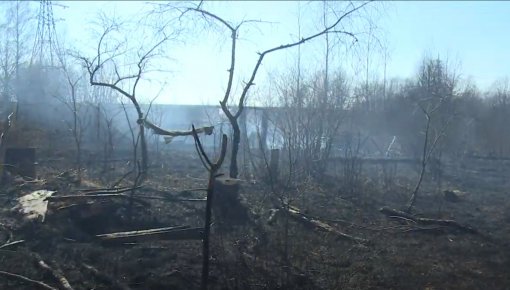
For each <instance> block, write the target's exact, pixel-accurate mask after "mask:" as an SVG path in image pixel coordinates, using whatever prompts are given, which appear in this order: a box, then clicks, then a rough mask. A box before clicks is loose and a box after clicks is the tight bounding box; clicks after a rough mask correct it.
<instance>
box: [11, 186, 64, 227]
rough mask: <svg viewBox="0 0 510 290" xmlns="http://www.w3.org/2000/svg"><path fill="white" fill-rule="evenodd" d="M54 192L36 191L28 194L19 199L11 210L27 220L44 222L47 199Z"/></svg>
mask: <svg viewBox="0 0 510 290" xmlns="http://www.w3.org/2000/svg"><path fill="white" fill-rule="evenodd" d="M53 193H55V191H50V190H36V191H33V192H32V193H30V194H27V195H24V196H22V197H19V198H18V199H17V200H18V204H17V205H16V206H15V207H13V208H12V210H13V211H16V212H19V213H20V214H22V215H23V216H24V217H25V218H26V219H28V220H38V219H41V222H44V218H45V216H46V211H47V210H48V201H47V200H46V199H47V198H48V197H50V196H52V195H53Z"/></svg>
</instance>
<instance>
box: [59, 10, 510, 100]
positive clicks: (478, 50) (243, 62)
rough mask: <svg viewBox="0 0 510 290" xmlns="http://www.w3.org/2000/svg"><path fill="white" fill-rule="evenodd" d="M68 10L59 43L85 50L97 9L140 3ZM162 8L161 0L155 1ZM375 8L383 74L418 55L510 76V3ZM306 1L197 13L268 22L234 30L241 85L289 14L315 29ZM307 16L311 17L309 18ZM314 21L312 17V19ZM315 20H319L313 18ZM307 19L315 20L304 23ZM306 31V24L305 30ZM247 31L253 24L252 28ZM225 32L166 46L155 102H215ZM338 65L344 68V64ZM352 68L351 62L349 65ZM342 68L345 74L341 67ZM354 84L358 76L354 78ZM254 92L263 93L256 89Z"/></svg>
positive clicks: (472, 73)
mask: <svg viewBox="0 0 510 290" xmlns="http://www.w3.org/2000/svg"><path fill="white" fill-rule="evenodd" d="M61 3H62V4H65V5H66V6H68V8H66V9H63V8H59V7H55V8H54V13H55V17H56V18H64V19H65V21H61V22H58V23H57V25H58V26H59V31H62V30H64V31H65V32H66V35H67V38H68V39H69V40H68V41H67V42H68V43H72V44H73V46H75V47H78V48H79V47H81V46H88V47H89V48H90V47H93V46H94V45H95V44H96V43H97V39H91V38H90V36H89V35H91V34H90V33H89V31H90V20H91V19H93V18H94V17H95V16H96V15H97V13H98V12H99V11H103V12H105V13H107V14H108V13H113V12H114V13H116V14H117V15H133V14H137V13H139V11H140V10H141V9H142V8H143V7H144V5H143V3H144V2H136V1H129V2H123V1H110V2H100V1H64V2H61ZM161 3H163V2H161ZM372 4H374V5H378V6H377V11H376V12H377V13H375V14H373V15H374V19H373V21H374V22H375V24H376V25H377V27H378V30H377V31H376V33H378V35H380V36H379V38H381V39H382V40H383V42H384V43H385V45H386V46H387V47H388V53H389V58H388V60H387V76H388V78H392V77H401V78H405V77H411V76H413V75H415V74H416V71H417V69H418V66H419V64H420V61H421V59H422V58H423V57H424V56H425V55H430V56H433V57H435V56H437V55H439V56H441V57H442V58H446V57H447V58H448V59H449V60H450V61H451V63H453V64H457V69H458V71H459V72H460V73H461V75H462V76H463V77H466V78H467V77H471V78H472V79H473V80H474V81H475V83H476V84H477V85H478V86H479V87H480V88H481V89H486V88H488V87H489V86H490V85H491V84H492V83H493V82H494V81H496V80H497V79H500V78H502V77H506V76H509V75H510V56H509V54H508V52H507V51H509V49H510V36H509V30H510V2H507V1H494V2H490V1H466V2H462V1H452V2H445V1H437V2H434V1H406V2H404V1H402V2H392V1H388V2H384V3H371V4H370V5H372ZM310 5H312V4H310V3H308V2H293V1H283V2H276V1H260V2H258V1H251V2H220V1H218V2H216V1H215V2H206V3H205V6H204V7H205V8H206V9H210V10H211V11H213V12H215V13H217V14H218V15H221V16H223V17H224V18H225V19H228V20H231V21H232V22H233V23H236V22H238V21H240V20H242V19H260V20H264V21H269V22H272V23H271V24H266V23H258V24H256V25H254V26H249V27H248V28H249V29H248V30H247V31H246V30H245V31H241V34H240V41H239V42H240V44H239V52H238V59H239V60H238V67H239V71H238V72H239V73H240V79H238V80H237V83H239V81H240V80H247V79H248V78H249V73H250V72H251V69H252V67H253V65H254V63H255V61H256V60H257V57H258V56H257V54H256V52H257V51H261V50H265V49H268V48H271V47H274V46H277V45H279V44H283V43H286V42H289V41H291V40H296V39H297V38H296V35H297V33H298V28H297V27H298V26H297V23H298V22H297V15H298V11H301V17H302V20H301V22H302V25H303V26H304V28H303V30H304V31H302V32H303V33H302V34H303V35H304V34H307V32H312V31H316V29H317V28H318V27H320V23H319V24H317V23H316V20H314V19H318V18H316V15H317V14H314V13H315V12H316V11H315V12H314V11H313V9H311V8H310V7H311V6H310ZM313 15H315V16H313ZM314 17H315V18H314ZM319 19H320V18H319ZM311 21H315V22H314V23H312V22H311ZM305 26H306V27H305ZM255 27H258V29H256V28H255ZM228 37H229V35H228V34H225V35H220V34H219V33H218V32H211V33H208V34H207V35H204V34H201V36H200V38H197V39H190V40H188V41H186V43H185V44H182V43H181V44H177V43H175V44H171V45H170V46H169V47H170V48H169V49H168V54H169V55H168V57H170V58H171V59H172V61H171V62H170V63H169V64H168V70H170V71H171V72H168V73H161V74H159V75H158V76H157V77H158V78H159V79H165V80H166V85H165V88H164V90H163V91H162V93H161V95H160V97H159V99H158V102H161V103H177V104H217V102H218V100H220V99H221V98H222V96H223V92H224V88H225V86H226V80H227V73H226V70H227V68H228V66H229V55H228V52H229V51H228V49H229V42H228ZM322 43H323V42H321V41H317V42H314V43H310V44H305V46H304V47H303V50H302V52H303V55H304V56H305V58H306V60H305V63H307V64H309V67H310V70H314V69H315V68H314V67H313V66H314V65H315V66H317V63H320V60H321V58H320V55H321V54H320V53H318V51H321V45H322ZM295 56H296V50H293V51H288V52H278V53H275V54H273V55H270V57H268V58H267V59H266V60H265V62H264V66H263V68H262V69H261V70H260V72H259V75H258V78H257V79H258V82H257V81H256V83H261V82H264V81H266V80H267V78H268V74H269V73H274V72H284V71H285V69H286V68H288V67H289V66H292V65H294V64H295ZM373 58H374V60H373V61H372V63H374V64H377V63H378V64H379V65H376V68H378V70H379V74H380V72H381V70H382V65H381V64H382V62H381V59H382V54H378V55H374V56H373ZM344 65H345V64H344ZM356 65H359V64H352V63H351V68H352V67H353V66H354V67H355V66H356ZM347 70H348V69H347ZM354 77H355V78H357V79H359V78H362V77H364V76H362V75H358V76H356V75H354ZM156 86H157V85H152V87H151V86H149V85H146V86H144V87H143V89H144V91H145V92H147V98H148V99H151V98H152V97H153V96H154V95H155V94H156V93H157V92H158V91H159V90H160V86H158V87H156ZM259 89H263V88H262V86H259Z"/></svg>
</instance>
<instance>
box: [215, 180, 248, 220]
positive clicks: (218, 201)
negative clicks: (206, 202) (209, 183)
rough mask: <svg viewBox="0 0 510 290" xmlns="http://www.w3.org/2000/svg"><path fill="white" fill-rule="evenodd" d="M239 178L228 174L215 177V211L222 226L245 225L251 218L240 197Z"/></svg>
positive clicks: (216, 217)
mask: <svg viewBox="0 0 510 290" xmlns="http://www.w3.org/2000/svg"><path fill="white" fill-rule="evenodd" d="M240 188H241V186H240V184H239V180H237V179H233V178H230V177H226V176H221V177H218V178H216V179H215V183H214V198H213V213H214V217H215V223H217V224H219V225H221V226H228V225H243V224H246V223H247V222H248V220H249V216H248V210H247V208H246V207H245V206H244V205H243V204H242V203H241V201H240V199H239V190H240Z"/></svg>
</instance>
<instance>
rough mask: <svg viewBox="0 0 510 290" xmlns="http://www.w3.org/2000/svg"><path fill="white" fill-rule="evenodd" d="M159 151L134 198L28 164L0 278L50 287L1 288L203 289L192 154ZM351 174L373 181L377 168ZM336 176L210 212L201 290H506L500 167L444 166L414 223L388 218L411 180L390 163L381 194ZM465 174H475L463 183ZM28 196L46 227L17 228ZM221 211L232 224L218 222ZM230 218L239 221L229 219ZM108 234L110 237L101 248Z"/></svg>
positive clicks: (197, 181) (21, 285)
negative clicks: (41, 200) (42, 211)
mask: <svg viewBox="0 0 510 290" xmlns="http://www.w3.org/2000/svg"><path fill="white" fill-rule="evenodd" d="M168 151H169V152H168V154H167V153H166V152H165V153H162V154H164V155H163V156H164V158H161V159H160V160H164V161H163V162H162V163H163V164H159V165H158V166H157V167H154V168H151V169H152V170H151V172H152V173H151V174H150V177H149V178H148V179H147V180H146V181H145V182H144V184H143V185H142V186H141V187H140V188H137V189H136V191H135V193H134V196H133V200H132V199H131V198H130V197H131V196H130V194H131V192H130V191H126V192H119V190H118V189H122V188H128V189H130V188H131V187H130V186H131V185H129V183H128V182H127V181H126V180H124V181H123V182H121V183H120V184H118V185H117V186H116V187H112V186H111V184H105V183H103V182H102V181H101V179H100V176H99V175H98V174H97V173H95V172H94V170H93V169H91V170H87V171H85V172H84V173H83V174H84V175H83V178H82V180H81V182H80V183H78V182H77V175H76V171H72V170H62V168H55V167H54V166H49V165H48V164H44V162H41V164H39V165H38V167H37V172H38V178H36V179H33V180H32V179H29V178H22V177H20V176H10V179H9V180H6V181H5V182H4V184H3V186H2V195H1V200H2V203H3V207H2V212H1V215H0V220H1V226H2V228H1V235H2V241H3V243H4V244H3V245H2V246H1V249H0V254H1V255H0V256H1V260H2V263H1V265H2V267H1V269H0V271H2V272H8V273H12V274H17V275H22V276H24V277H27V278H30V279H32V280H34V281H38V282H37V283H45V284H46V285H47V286H41V285H39V284H36V282H27V281H24V280H22V279H19V278H16V277H12V276H8V275H3V278H2V279H1V280H0V281H1V282H0V283H1V288H2V289H35V287H39V288H41V289H44V288H46V289H51V288H50V287H53V289H71V288H66V287H65V285H68V286H69V287H72V289H194V288H199V287H200V279H201V267H202V252H201V251H202V236H201V235H202V234H203V230H202V228H203V225H204V214H205V201H204V199H205V197H206V195H205V191H204V190H203V189H204V188H205V187H207V172H206V171H205V170H204V169H203V167H202V164H201V162H200V161H199V159H198V157H197V154H196V152H195V151H194V150H192V148H185V147H182V146H180V147H171V150H168ZM359 162H363V160H359ZM489 164H490V165H491V166H492V167H493V166H494V164H499V165H498V166H499V168H500V171H499V174H494V173H492V174H491V172H490V171H488V170H487V169H486V168H483V166H484V165H485V166H487V165H489ZM360 166H362V167H363V168H364V169H366V170H363V172H370V171H377V170H376V167H380V166H385V165H380V164H379V165H373V164H372V165H371V164H370V163H369V162H366V163H365V164H360ZM59 167H60V166H59ZM161 167H163V168H165V169H161ZM332 167H334V166H332ZM371 167H372V170H370V168H371ZM415 167H416V166H415ZM463 167H464V168H465V167H469V168H470V172H466V170H462V168H463ZM345 168H346V167H341V168H337V169H336V170H333V169H331V170H330V174H329V175H327V176H328V177H324V178H323V180H322V181H321V182H318V181H316V180H313V179H310V180H306V181H303V182H301V183H300V184H299V185H298V186H296V187H294V188H281V190H282V191H281V192H284V191H285V194H284V195H283V194H280V192H277V191H275V189H271V187H270V186H269V185H268V184H267V183H265V182H263V181H262V180H257V179H242V178H241V179H239V180H237V181H236V182H237V183H238V192H239V195H238V198H239V202H240V203H239V205H238V208H225V207H221V206H219V205H216V206H214V207H213V224H212V228H211V234H210V241H211V249H210V274H209V287H210V288H211V289H420V288H421V289H481V288H490V289H506V288H507V287H508V285H510V284H509V283H510V277H509V276H508V275H507V273H508V269H510V259H509V258H510V257H509V255H508V253H509V251H508V249H509V245H508V238H509V237H510V232H509V230H508V227H507V226H506V225H507V224H508V222H509V219H510V216H509V212H510V211H509V207H510V202H509V201H508V199H507V198H506V192H505V191H504V188H505V187H506V184H505V183H504V182H505V178H504V176H506V174H507V171H506V170H507V168H506V167H505V162H504V161H497V160H475V159H466V160H463V161H460V162H455V163H454V162H453V161H451V162H450V163H448V166H445V167H444V174H443V180H442V183H443V185H442V188H448V189H449V190H450V191H445V192H446V193H445V192H443V191H441V192H439V191H438V188H437V184H436V182H435V181H434V180H432V179H431V178H427V179H426V180H425V182H424V185H423V189H422V192H423V194H422V195H421V196H420V198H419V200H418V201H417V206H416V208H415V211H414V214H413V215H412V216H407V215H405V214H403V213H400V212H393V211H390V210H389V209H395V210H398V209H402V205H403V204H405V203H406V202H407V200H408V198H409V193H410V191H411V190H412V182H413V181H414V179H416V176H417V175H418V170H413V169H412V166H407V167H406V165H401V164H399V168H401V169H399V168H397V170H396V174H395V176H393V178H392V180H391V184H387V185H385V186H383V183H384V179H383V178H382V177H381V176H374V175H372V176H370V175H367V174H366V173H362V174H361V176H360V177H359V180H360V184H358V185H357V186H356V190H354V191H352V190H350V189H349V188H347V187H346V186H347V184H345V182H343V181H342V180H343V179H344V178H342V177H343V176H344V172H343V171H344V170H345ZM477 168H478V169H477ZM122 169H123V168H122V166H117V168H116V169H115V170H116V171H119V172H121V171H122ZM475 171H476V172H475ZM122 172H123V171H122ZM379 172H381V170H380V169H379ZM469 174H472V175H473V176H472V177H471V178H467V179H466V178H465V177H461V175H467V176H469ZM118 175H119V176H120V174H118ZM484 175H485V176H486V178H485V180H488V178H490V177H491V176H490V175H492V180H491V181H490V183H489V184H487V183H483V182H481V181H480V182H477V180H478V178H479V177H480V176H484ZM498 175H499V176H498ZM498 178H499V180H498ZM462 180H467V182H462ZM480 180H482V179H480ZM386 182H388V180H386ZM348 186H352V184H348ZM112 188H116V189H115V190H112ZM36 190H50V191H55V193H54V194H53V195H52V197H51V198H50V199H49V201H48V208H47V210H48V211H47V213H46V216H45V217H44V221H42V220H41V217H39V218H37V219H33V220H27V219H26V216H23V215H22V214H20V213H19V212H18V211H16V210H11V208H13V207H15V206H16V203H17V200H18V198H19V197H20V196H22V195H25V194H28V193H31V192H33V191H36ZM120 191H121V190H120ZM448 193H450V194H448ZM222 194H223V193H222V191H217V192H216V196H219V195H222ZM452 196H454V197H452ZM280 198H285V199H287V198H288V199H289V200H290V202H289V203H288V208H285V207H282V206H281V205H280V204H279V202H278V200H279V199H280ZM382 208H384V209H382ZM385 209H386V210H387V211H385ZM222 210H223V211H225V212H226V213H230V215H227V217H225V216H223V217H222V216H220V213H219V212H220V211H222ZM215 211H217V213H215ZM236 211H239V212H242V213H241V214H232V213H235V212H236ZM446 221H452V223H448V222H446ZM453 221H454V222H453ZM150 229H159V230H158V232H152V233H140V232H139V233H137V234H134V235H132V236H130V237H122V236H121V235H120V234H118V233H120V232H129V231H140V230H150ZM107 233H117V234H118V235H117V236H115V235H114V237H109V238H107V237H105V236H104V234H107ZM41 263H46V264H47V265H48V266H49V267H50V268H51V269H52V270H48V269H46V268H44V267H43V266H41ZM55 272H56V273H60V275H61V276H62V277H65V280H62V277H60V278H59V276H58V274H57V275H55ZM65 281H68V282H67V283H68V284H66V283H65Z"/></svg>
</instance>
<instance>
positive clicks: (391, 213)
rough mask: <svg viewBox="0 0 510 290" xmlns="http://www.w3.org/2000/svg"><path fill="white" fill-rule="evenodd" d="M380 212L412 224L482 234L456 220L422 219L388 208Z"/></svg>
mask: <svg viewBox="0 0 510 290" xmlns="http://www.w3.org/2000/svg"><path fill="white" fill-rule="evenodd" d="M379 211H380V212H381V213H383V214H385V215H387V216H391V217H399V218H404V219H406V220H410V221H412V222H416V223H420V224H425V225H439V226H446V227H451V228H455V229H458V230H461V231H463V232H467V233H471V234H477V235H478V234H480V233H479V232H478V231H477V230H476V229H474V228H472V227H469V226H465V225H461V224H459V223H458V222H456V221H454V220H444V219H430V218H420V217H416V216H414V215H411V214H408V213H406V212H403V211H400V210H396V209H392V208H388V207H383V208H381V209H380V210H379Z"/></svg>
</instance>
